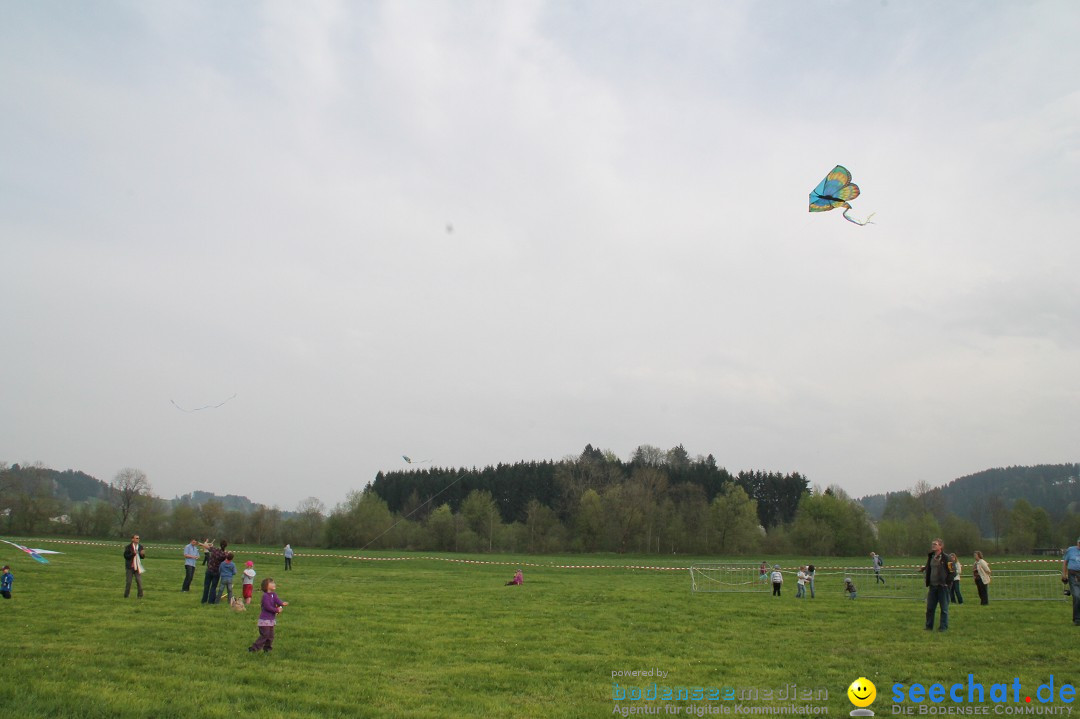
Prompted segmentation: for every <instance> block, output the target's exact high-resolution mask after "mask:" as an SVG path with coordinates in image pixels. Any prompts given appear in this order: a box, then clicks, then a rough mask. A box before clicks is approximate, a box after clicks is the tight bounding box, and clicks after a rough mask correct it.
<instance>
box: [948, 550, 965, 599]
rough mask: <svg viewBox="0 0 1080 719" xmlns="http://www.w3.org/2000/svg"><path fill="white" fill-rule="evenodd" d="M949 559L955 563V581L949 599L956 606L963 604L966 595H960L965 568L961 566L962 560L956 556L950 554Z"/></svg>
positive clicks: (950, 588)
mask: <svg viewBox="0 0 1080 719" xmlns="http://www.w3.org/2000/svg"><path fill="white" fill-rule="evenodd" d="M949 559H950V560H951V561H952V563H953V580H952V586H951V587H949V599H950V600H952V602H953V603H955V604H963V603H964V595H963V594H961V593H960V577H962V576H963V571H964V568H963V567H962V566H960V560H959V559H957V558H956V555H955V554H950V555H949Z"/></svg>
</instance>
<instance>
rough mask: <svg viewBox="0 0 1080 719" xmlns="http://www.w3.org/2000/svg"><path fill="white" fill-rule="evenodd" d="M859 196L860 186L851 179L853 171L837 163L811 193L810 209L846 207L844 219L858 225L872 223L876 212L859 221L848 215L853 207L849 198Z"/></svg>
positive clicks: (825, 210) (820, 210) (826, 210)
mask: <svg viewBox="0 0 1080 719" xmlns="http://www.w3.org/2000/svg"><path fill="white" fill-rule="evenodd" d="M858 196H859V186H858V185H856V184H855V183H854V182H852V181H851V173H850V172H848V171H847V168H846V167H844V166H843V165H837V166H836V167H834V168H833V171H832V172H830V173H829V174H828V175H826V177H825V179H824V180H822V181H821V182H819V183H818V186H817V187H815V188H814V191H813V192H811V193H810V211H811V212H828V211H829V210H834V209H836V208H837V207H843V208H844V219H845V220H847V221H848V222H853V223H855V224H856V225H860V226H861V225H872V224H873V223H872V222H870V217H873V216H874V213H872V212H871V213H870V217H867V218H866V220H865V221H863V222H859V221H858V220H856V219H855V218H854V217H849V216H848V210H850V209H851V205H849V204H848V200H854V199H855V198H856V197H858Z"/></svg>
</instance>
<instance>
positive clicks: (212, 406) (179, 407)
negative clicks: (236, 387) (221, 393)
mask: <svg viewBox="0 0 1080 719" xmlns="http://www.w3.org/2000/svg"><path fill="white" fill-rule="evenodd" d="M234 399H236V395H235V394H234V395H233V396H232V397H229V399H227V400H225V401H224V402H221V403H219V404H207V405H203V406H202V407H196V408H195V409H184V408H183V407H181V406H180V405H178V404H177V403H176V402H174V401H173V400H171V399H170V400H169V401H170V402H172V406H173V407H176V408H177V409H178V410H180V411H181V412H198V411H200V410H204V409H217V408H218V407H220V406H222V405H224V404H227V403H228V402H229V401H230V400H234Z"/></svg>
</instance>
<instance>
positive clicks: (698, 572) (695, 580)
mask: <svg viewBox="0 0 1080 719" xmlns="http://www.w3.org/2000/svg"><path fill="white" fill-rule="evenodd" d="M760 566H761V565H760V564H759V563H756V562H713V563H709V562H706V563H700V564H694V565H692V566H691V567H690V589H691V591H693V592H743V593H754V592H761V593H771V592H772V579H771V577H770V575H771V574H772V572H773V565H771V564H770V565H768V568H767V570H766V572H765V573H764V574H762V573H761V569H760ZM781 571H782V573H783V575H784V585H785V590H784V593H785V594H789V593H792V594H793V593H794V591H795V581H796V579H795V576H796V573H797V571H798V570H797V569H796V568H790V567H789V568H781ZM848 578H850V579H851V581H852V583H853V584H854V585H855V589H856V593H857V596H858V597H859V598H868V599H913V600H925V599H926V582H925V581H924V580H923V574H922V572H920V571H919V568H918V567H884V568H882V569H881V570H879V571H875V570H874V569H873V567H818V568H817V571H816V572H815V575H814V585H815V590H816V591H815V593H816V594H817V595H818V596H821V595H822V594H823V593H824V595H826V596H828V595H830V594H835V595H836V596H843V594H844V583H845V579H848ZM1066 586H1067V585H1064V584H1062V583H1061V571H1060V570H1055V569H1054V568H1052V567H1020V568H1015V569H1014V568H1009V569H1004V568H1002V569H995V570H994V571H993V575H992V577H991V580H990V584H989V586H988V591H989V595H990V599H991V600H992V601H1015V600H1024V601H1032V600H1055V599H1056V600H1063V599H1069V595H1068V593H1067V592H1066V591H1065V590H1066ZM960 591H961V594H962V596H963V598H964V601H965V602H978V601H979V593H978V591H977V589H976V587H975V581H974V580H973V579H972V577H971V575H970V574H965V575H964V576H963V577H962V578H961V579H960Z"/></svg>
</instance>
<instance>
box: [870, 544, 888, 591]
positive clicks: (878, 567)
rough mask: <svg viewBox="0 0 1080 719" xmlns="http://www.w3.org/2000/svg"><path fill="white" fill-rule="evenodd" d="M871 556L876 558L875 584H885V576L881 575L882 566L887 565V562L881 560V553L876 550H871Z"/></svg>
mask: <svg viewBox="0 0 1080 719" xmlns="http://www.w3.org/2000/svg"><path fill="white" fill-rule="evenodd" d="M870 558H871V559H873V560H874V584H877V583H878V582H881V583H882V584H884V583H885V577H883V576H881V568H882V567H884V566H885V562H883V561H881V555H880V554H878V553H876V552H870Z"/></svg>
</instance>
